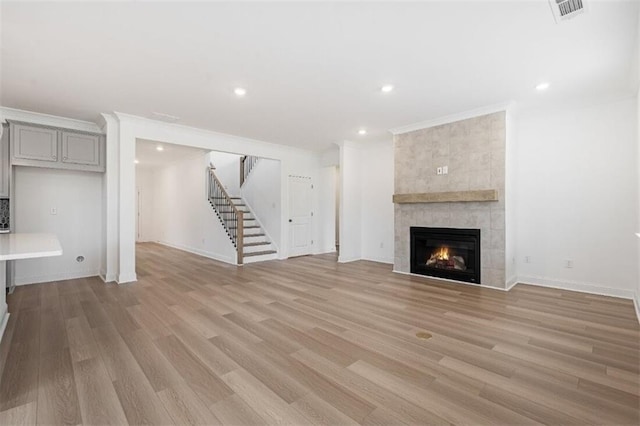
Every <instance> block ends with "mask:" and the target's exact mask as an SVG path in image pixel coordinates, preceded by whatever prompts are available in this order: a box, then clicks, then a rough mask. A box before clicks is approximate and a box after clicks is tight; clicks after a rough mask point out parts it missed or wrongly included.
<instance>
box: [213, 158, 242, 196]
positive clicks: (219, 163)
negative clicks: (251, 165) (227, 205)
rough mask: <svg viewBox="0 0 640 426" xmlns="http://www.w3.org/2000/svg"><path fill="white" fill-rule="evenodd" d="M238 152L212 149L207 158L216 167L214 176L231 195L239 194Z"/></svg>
mask: <svg viewBox="0 0 640 426" xmlns="http://www.w3.org/2000/svg"><path fill="white" fill-rule="evenodd" d="M241 157H242V156H241V155H238V154H228V153H226V152H219V151H212V152H210V153H209V158H210V161H211V163H212V164H213V166H214V167H215V168H216V176H218V179H220V182H222V185H224V189H226V190H227V193H228V194H229V195H230V196H232V197H237V196H239V195H240V158H241Z"/></svg>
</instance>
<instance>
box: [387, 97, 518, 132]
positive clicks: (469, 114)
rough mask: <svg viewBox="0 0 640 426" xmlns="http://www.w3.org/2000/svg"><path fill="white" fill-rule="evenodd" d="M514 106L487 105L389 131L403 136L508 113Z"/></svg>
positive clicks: (506, 103) (508, 103) (511, 103)
mask: <svg viewBox="0 0 640 426" xmlns="http://www.w3.org/2000/svg"><path fill="white" fill-rule="evenodd" d="M513 105H514V102H505V103H501V104H493V105H487V106H484V107H480V108H476V109H472V110H468V111H462V112H458V113H455V114H450V115H445V116H443V117H437V118H434V119H431V120H426V121H421V122H418V123H413V124H407V125H406V126H400V127H394V128H393V129H389V131H390V132H391V133H392V134H394V135H401V134H403V133H408V132H413V131H415V130H420V129H427V128H429V127H434V126H440V125H442V124H447V123H453V122H456V121H460V120H466V119H469V118H474V117H479V116H481V115H487V114H493V113H495V112H499V111H507V110H508V109H509V108H511V107H513Z"/></svg>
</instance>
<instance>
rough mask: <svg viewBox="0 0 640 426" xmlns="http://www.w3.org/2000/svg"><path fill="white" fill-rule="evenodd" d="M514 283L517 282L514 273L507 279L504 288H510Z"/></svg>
mask: <svg viewBox="0 0 640 426" xmlns="http://www.w3.org/2000/svg"><path fill="white" fill-rule="evenodd" d="M516 284H518V277H517V276H516V275H514V276H512V277H511V278H509V279H508V280H507V285H506V290H507V291H509V290H511V289H512V288H513V286H514V285H516Z"/></svg>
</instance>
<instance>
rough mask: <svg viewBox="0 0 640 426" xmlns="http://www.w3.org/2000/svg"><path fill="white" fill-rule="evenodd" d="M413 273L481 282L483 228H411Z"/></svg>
mask: <svg viewBox="0 0 640 426" xmlns="http://www.w3.org/2000/svg"><path fill="white" fill-rule="evenodd" d="M411 272H412V273H414V274H421V275H428V276H433V277H440V278H448V279H452V280H457V281H465V282H470V283H476V284H480V230H479V229H460V228H423V227H411Z"/></svg>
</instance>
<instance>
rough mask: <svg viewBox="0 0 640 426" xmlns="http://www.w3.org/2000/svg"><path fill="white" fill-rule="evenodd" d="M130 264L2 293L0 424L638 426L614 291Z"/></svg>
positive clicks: (633, 341) (287, 264)
mask: <svg viewBox="0 0 640 426" xmlns="http://www.w3.org/2000/svg"><path fill="white" fill-rule="evenodd" d="M138 274H139V275H138V277H139V281H138V282H137V283H134V284H131V285H122V286H118V285H115V284H104V283H103V282H102V281H101V280H100V279H98V278H90V279H79V280H73V281H64V282H57V283H50V284H41V285H31V286H25V287H20V288H18V289H17V290H16V292H15V293H14V294H13V295H11V296H10V297H9V299H8V300H9V305H10V311H11V319H10V322H9V325H8V328H7V330H6V333H5V336H4V338H3V340H2V343H1V344H0V371H2V375H1V383H0V424H2V425H5V424H14V423H16V424H19V423H25V424H28V423H40V424H79V423H85V424H126V423H129V424H170V423H176V424H218V423H223V424H234V425H240V424H247V425H249V424H251V425H256V424H276V423H277V424H293V425H303V424H325V425H326V424H332V425H333V424H335V425H338V424H340V425H343V424H344V425H346V424H366V425H381V424H388V425H400V424H421V425H422V424H450V423H454V424H482V425H497V424H504V425H520V424H532V423H545V424H576V425H584V424H607V425H617V424H638V423H639V394H640V386H639V338H640V332H639V327H638V323H637V320H636V318H635V314H634V309H633V304H632V303H631V302H630V301H627V300H620V299H614V298H608V297H601V296H592V295H587V294H580V293H572V292H568V291H560V290H552V289H544V288H537V287H532V286H524V285H518V286H516V287H515V288H514V289H513V290H512V291H511V292H509V293H503V292H500V291H495V290H487V289H482V288H478V287H474V286H466V285H453V284H444V283H438V282H436V281H432V280H428V279H423V278H411V277H407V276H403V275H397V274H393V273H392V272H391V268H390V266H388V265H382V264H376V263H372V262H364V261H362V262H355V263H350V264H343V265H341V264H337V263H336V261H335V258H334V257H333V256H328V255H323V256H314V257H303V258H296V259H291V260H287V261H272V262H266V263H259V264H250V265H245V266H243V267H234V266H230V265H225V264H222V263H219V262H215V261H212V260H209V259H205V258H202V257H198V256H195V255H191V254H188V253H184V252H181V251H177V250H172V249H169V248H166V247H163V246H160V245H155V244H142V245H139V247H138ZM418 332H426V333H428V334H430V335H432V337H431V338H430V339H427V340H422V339H418V338H416V333H418Z"/></svg>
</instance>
